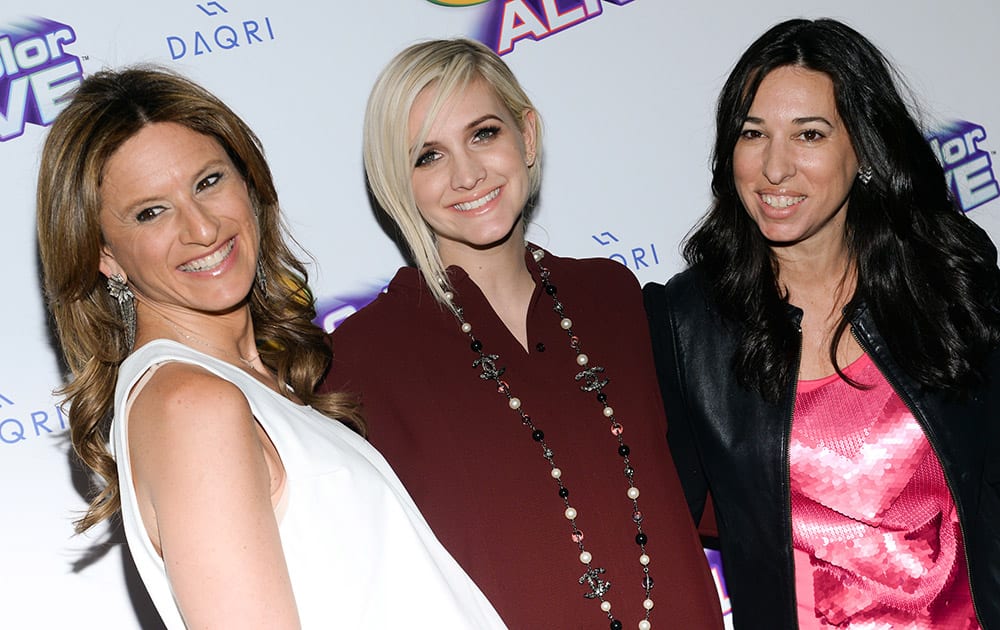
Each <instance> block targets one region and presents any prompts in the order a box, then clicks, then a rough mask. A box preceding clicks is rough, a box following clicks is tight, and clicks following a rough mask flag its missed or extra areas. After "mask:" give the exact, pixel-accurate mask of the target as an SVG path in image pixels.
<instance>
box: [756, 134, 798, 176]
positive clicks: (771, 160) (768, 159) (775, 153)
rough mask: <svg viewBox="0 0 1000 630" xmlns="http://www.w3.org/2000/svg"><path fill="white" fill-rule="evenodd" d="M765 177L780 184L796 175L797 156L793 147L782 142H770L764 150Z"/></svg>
mask: <svg viewBox="0 0 1000 630" xmlns="http://www.w3.org/2000/svg"><path fill="white" fill-rule="evenodd" d="M763 158H764V164H763V170H764V177H766V178H767V181H769V182H770V183H772V184H775V185H777V184H780V183H782V182H783V181H785V180H786V179H788V178H790V177H791V176H792V175H794V174H795V156H794V153H793V150H792V149H791V147H788V146H787V145H786V143H784V142H781V141H780V140H770V141H769V142H768V143H767V146H766V147H765V148H764V155H763Z"/></svg>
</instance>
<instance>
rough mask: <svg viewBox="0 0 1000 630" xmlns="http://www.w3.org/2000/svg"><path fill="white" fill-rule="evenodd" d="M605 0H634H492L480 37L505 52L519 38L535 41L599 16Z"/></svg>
mask: <svg viewBox="0 0 1000 630" xmlns="http://www.w3.org/2000/svg"><path fill="white" fill-rule="evenodd" d="M605 2H608V3H610V4H615V5H618V6H621V5H625V4H628V3H630V2H633V0H494V1H493V3H492V4H491V5H490V8H489V10H488V11H487V16H486V20H485V21H484V22H483V26H482V28H481V30H480V35H479V40H480V41H482V42H483V43H484V44H486V45H487V46H490V47H491V48H493V50H495V51H496V52H497V54H498V55H505V54H507V53H509V52H510V51H512V50H514V44H516V43H517V42H518V41H520V40H522V39H525V38H527V39H532V40H535V41H538V40H540V39H544V38H546V37H548V36H549V35H554V34H555V33H558V32H560V31H563V30H566V29H567V28H570V27H571V26H576V25H577V24H580V23H582V22H585V21H587V20H590V19H593V18H595V17H598V16H599V15H601V13H603V12H604V3H605Z"/></svg>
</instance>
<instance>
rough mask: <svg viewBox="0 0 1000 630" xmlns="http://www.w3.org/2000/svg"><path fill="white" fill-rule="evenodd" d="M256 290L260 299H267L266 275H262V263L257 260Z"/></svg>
mask: <svg viewBox="0 0 1000 630" xmlns="http://www.w3.org/2000/svg"><path fill="white" fill-rule="evenodd" d="M257 289H259V290H260V294H261V296H262V297H267V274H266V273H264V263H263V262H261V259H260V258H258V259H257Z"/></svg>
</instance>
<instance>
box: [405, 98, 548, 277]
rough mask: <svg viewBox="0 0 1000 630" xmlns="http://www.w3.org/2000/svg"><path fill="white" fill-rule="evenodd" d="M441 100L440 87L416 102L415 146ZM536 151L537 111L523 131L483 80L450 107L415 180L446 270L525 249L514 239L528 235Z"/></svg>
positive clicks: (421, 154)
mask: <svg viewBox="0 0 1000 630" xmlns="http://www.w3.org/2000/svg"><path fill="white" fill-rule="evenodd" d="M436 96H437V92H436V90H435V86H433V85H432V86H430V87H428V88H425V89H424V90H423V91H422V92H420V94H419V95H417V98H416V99H415V100H414V103H413V107H412V108H411V109H410V115H409V119H408V129H409V136H410V141H411V145H413V144H414V143H416V141H417V139H418V137H419V135H420V132H421V130H422V128H423V126H424V122H425V120H426V118H427V115H428V112H429V110H430V108H431V106H432V104H433V102H434V99H435V97H436ZM522 126H523V130H522ZM534 145H535V125H534V113H533V112H530V111H529V112H528V113H527V114H526V116H525V120H524V121H522V124H521V125H519V124H518V121H517V120H515V118H514V116H513V115H512V114H511V113H510V111H509V110H508V109H507V108H506V107H505V106H504V105H503V103H502V102H501V101H500V100H499V98H497V95H496V93H495V91H494V90H493V89H492V88H491V87H490V86H489V85H488V84H487V83H486V82H484V81H482V80H474V81H472V82H470V83H469V84H468V85H467V86H465V88H464V89H460V90H458V91H456V92H455V94H453V95H452V96H451V97H449V98H448V99H447V100H445V101H444V103H443V104H442V106H441V108H440V110H439V112H438V114H437V117H436V118H435V119H434V122H433V123H432V124H431V125H430V129H429V131H428V133H427V137H426V139H425V140H424V142H423V143H422V145H421V146H420V147H419V148H418V150H417V156H418V157H417V160H416V164H415V165H414V168H413V174H412V178H411V182H412V185H413V194H414V197H415V199H416V202H417V208H418V209H419V210H420V215H421V216H422V217H423V219H424V221H426V222H427V224H428V225H430V227H431V229H432V230H433V231H434V234H435V236H436V237H437V247H438V252H439V253H440V255H441V259H442V260H443V261H444V262H445V264H446V265H447V264H453V263H455V262H456V260H458V259H460V258H461V257H462V256H464V255H466V254H468V253H470V252H472V251H474V250H483V249H488V248H490V247H492V246H496V245H498V244H501V243H505V242H511V241H514V240H517V241H518V242H517V243H516V245H517V247H520V246H521V243H520V240H521V239H519V238H518V239H509V238H508V237H510V236H512V234H515V233H518V234H520V231H523V225H522V222H521V220H520V219H521V212H522V210H523V209H524V206H525V204H526V203H527V201H528V195H529V192H530V182H529V176H528V166H529V165H530V164H532V163H533V162H534Z"/></svg>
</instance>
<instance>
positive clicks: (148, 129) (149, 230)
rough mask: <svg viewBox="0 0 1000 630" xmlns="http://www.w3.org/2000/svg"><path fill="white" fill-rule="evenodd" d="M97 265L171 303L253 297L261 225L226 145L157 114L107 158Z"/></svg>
mask: <svg viewBox="0 0 1000 630" xmlns="http://www.w3.org/2000/svg"><path fill="white" fill-rule="evenodd" d="M100 192H101V210H100V223H101V231H102V233H103V235H104V241H105V246H104V248H103V252H102V254H101V262H100V269H101V273H103V274H104V275H105V276H111V275H112V274H115V273H120V274H122V275H123V276H124V277H125V278H126V279H127V280H128V281H129V284H130V285H132V287H133V290H134V291H135V292H136V294H137V295H139V296H140V297H141V298H145V300H146V301H148V302H152V303H154V304H157V305H159V306H162V307H165V308H167V309H173V308H177V307H179V308H181V309H186V310H193V311H199V312H210V313H211V312H224V311H226V310H229V309H232V308H233V307H234V306H238V305H239V304H240V303H242V301H243V300H244V299H245V298H246V296H247V295H248V293H249V292H250V289H251V287H252V285H253V281H254V277H255V273H256V261H257V243H258V232H257V223H256V219H255V217H254V213H253V208H252V204H251V202H250V197H249V195H248V194H247V186H246V183H245V182H244V180H243V178H242V177H241V176H240V174H239V172H238V171H237V170H236V168H235V166H234V165H233V163H232V161H231V160H230V159H229V156H228V155H227V154H226V152H225V150H223V148H222V146H221V145H220V144H219V143H218V142H217V141H216V140H215V139H214V138H211V137H209V136H205V135H202V134H199V133H196V132H194V131H191V130H190V129H188V128H187V127H184V126H182V125H178V124H175V123H152V124H149V125H146V126H145V127H144V128H143V129H142V130H140V131H139V133H137V134H136V135H134V136H132V137H131V138H130V139H129V140H127V141H126V142H125V143H124V144H123V145H122V146H121V147H119V148H118V150H117V151H115V152H114V153H113V154H112V155H111V158H110V159H109V160H108V162H107V164H106V165H105V167H104V178H103V182H102V184H101V189H100Z"/></svg>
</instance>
